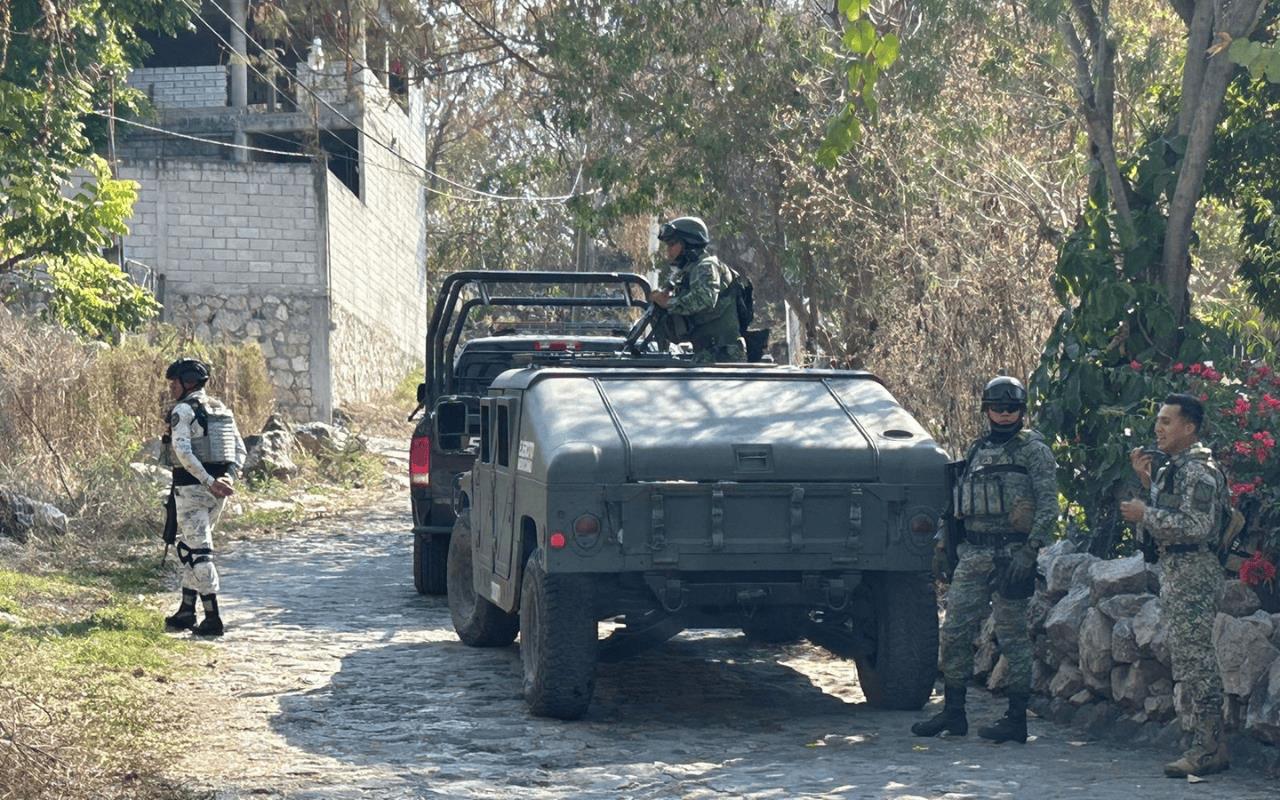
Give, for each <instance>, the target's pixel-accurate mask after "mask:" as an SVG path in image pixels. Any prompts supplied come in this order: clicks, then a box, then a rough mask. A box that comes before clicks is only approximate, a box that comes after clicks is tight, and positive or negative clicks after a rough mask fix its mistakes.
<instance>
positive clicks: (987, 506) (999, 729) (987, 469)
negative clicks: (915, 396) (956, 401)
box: [911, 377, 1058, 742]
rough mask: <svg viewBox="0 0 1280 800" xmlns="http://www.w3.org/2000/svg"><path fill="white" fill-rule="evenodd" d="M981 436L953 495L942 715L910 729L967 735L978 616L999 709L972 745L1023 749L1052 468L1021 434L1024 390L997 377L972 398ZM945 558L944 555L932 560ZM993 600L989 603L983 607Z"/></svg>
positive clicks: (1048, 456)
mask: <svg viewBox="0 0 1280 800" xmlns="http://www.w3.org/2000/svg"><path fill="white" fill-rule="evenodd" d="M982 410H983V413H984V414H985V415H986V418H987V424H988V426H989V431H988V433H987V435H986V436H984V437H982V438H981V439H979V440H978V441H976V442H975V443H974V444H973V446H972V447H971V448H970V449H969V453H968V457H967V458H966V459H965V462H966V464H965V468H964V473H963V475H962V477H961V478H960V480H959V482H958V484H959V485H958V486H956V488H955V491H956V502H955V511H954V513H955V514H956V516H957V517H959V518H962V519H963V522H964V530H965V541H964V542H963V543H961V544H959V545H958V548H957V549H958V552H959V563H958V564H957V565H956V568H955V574H954V576H953V577H952V580H951V588H950V590H948V592H947V617H946V621H945V622H944V623H943V626H942V637H941V638H942V674H943V680H944V685H945V688H944V692H945V695H944V696H945V705H944V706H943V709H942V712H941V713H939V714H937V715H935V716H934V717H933V718H931V719H928V720H925V721H924V722H918V723H916V724H915V725H913V726H911V732H912V733H914V734H915V735H917V736H937V735H938V734H940V733H943V732H944V731H945V732H947V733H951V734H955V735H958V736H963V735H965V734H966V733H968V731H969V720H968V718H967V717H966V715H965V708H964V706H965V688H966V685H967V683H968V681H969V679H970V678H971V677H972V676H973V638H974V635H975V634H976V633H977V630H978V627H979V626H980V625H981V624H982V620H983V619H985V618H986V616H987V613H988V609H990V611H991V614H992V616H993V617H994V618H995V625H996V637H997V638H998V639H999V641H1000V649H1001V651H1002V652H1003V654H1004V657H1005V659H1007V660H1008V663H1009V688H1008V695H1009V709H1008V711H1006V712H1005V715H1004V716H1003V717H1001V718H1000V719H999V720H997V721H996V722H995V723H994V724H992V725H987V726H984V727H982V728H979V729H978V735H979V736H981V737H983V738H984V739H991V740H992V741H995V742H1008V741H1016V742H1025V741H1026V740H1027V700H1028V699H1029V697H1030V695H1031V637H1030V633H1029V632H1028V630H1027V602H1028V598H1030V597H1031V595H1032V593H1033V592H1034V590H1035V574H1036V553H1037V551H1038V550H1039V549H1040V548H1041V547H1042V546H1044V545H1045V544H1046V543H1048V541H1049V540H1050V539H1051V538H1052V536H1053V529H1054V526H1055V524H1056V523H1057V518H1058V485H1057V479H1056V474H1055V473H1056V467H1057V465H1056V464H1055V462H1054V459H1053V453H1052V451H1050V450H1049V446H1048V445H1046V444H1045V442H1044V437H1043V436H1041V435H1040V434H1039V433H1037V432H1036V431H1033V430H1029V429H1028V430H1024V429H1023V420H1024V417H1025V416H1026V411H1027V390H1026V389H1025V388H1024V387H1023V385H1022V383H1021V382H1019V381H1018V380H1017V379H1015V378H1008V377H998V378H994V379H993V380H991V381H990V382H989V383H988V384H987V386H986V388H985V389H984V390H983V392H982ZM940 555H941V556H942V557H943V558H945V547H944V549H943V550H942V552H941V553H940ZM993 591H994V597H993Z"/></svg>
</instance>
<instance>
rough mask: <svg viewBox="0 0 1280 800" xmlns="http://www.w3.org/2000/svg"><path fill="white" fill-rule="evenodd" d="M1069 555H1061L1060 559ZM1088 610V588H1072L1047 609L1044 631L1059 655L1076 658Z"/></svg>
mask: <svg viewBox="0 0 1280 800" xmlns="http://www.w3.org/2000/svg"><path fill="white" fill-rule="evenodd" d="M1070 557H1071V556H1063V557H1062V559H1059V560H1060V561H1061V560H1063V559H1066V558H1070ZM1088 611H1089V590H1088V589H1086V588H1080V589H1073V590H1072V591H1070V592H1068V593H1067V596H1066V597H1064V598H1062V599H1061V600H1059V601H1058V602H1057V603H1056V604H1055V605H1054V607H1053V608H1052V609H1050V611H1049V617H1048V619H1046V620H1045V624H1044V628H1045V633H1046V634H1048V636H1049V639H1050V641H1051V642H1052V643H1053V647H1054V649H1055V650H1057V651H1058V652H1059V653H1060V654H1061V655H1063V656H1067V657H1070V658H1077V657H1078V654H1079V651H1080V625H1081V624H1083V623H1084V617H1085V614H1086V613H1088Z"/></svg>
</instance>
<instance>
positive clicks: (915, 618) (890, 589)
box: [854, 572, 938, 711]
mask: <svg viewBox="0 0 1280 800" xmlns="http://www.w3.org/2000/svg"><path fill="white" fill-rule="evenodd" d="M863 581H864V584H863V585H864V586H865V587H866V588H867V590H868V595H869V597H870V600H871V606H872V608H873V609H874V610H875V623H874V633H875V647H874V650H873V652H872V653H871V654H870V655H859V656H856V657H855V658H854V663H855V664H856V665H857V667H858V681H859V683H861V684H862V693H863V694H865V695H866V697H867V702H868V703H870V704H871V705H873V706H875V707H876V708H889V709H898V710H904V711H905V710H910V711H914V710H917V709H920V708H922V707H923V706H924V704H925V703H926V702H927V701H928V700H929V694H930V693H931V692H932V691H933V682H934V679H935V678H936V677H937V674H938V600H937V595H936V594H935V593H934V589H933V581H932V579H931V578H930V576H929V575H928V573H916V572H897V573H894V572H879V573H874V574H868V575H867V576H866V577H865V578H864V579H863Z"/></svg>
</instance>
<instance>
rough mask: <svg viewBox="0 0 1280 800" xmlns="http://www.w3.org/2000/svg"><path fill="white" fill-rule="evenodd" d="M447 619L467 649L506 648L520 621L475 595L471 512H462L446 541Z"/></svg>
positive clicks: (512, 640)
mask: <svg viewBox="0 0 1280 800" xmlns="http://www.w3.org/2000/svg"><path fill="white" fill-rule="evenodd" d="M448 564H449V587H448V596H449V616H450V617H452V618H453V629H454V631H456V632H457V634H458V638H459V639H461V640H462V643H463V644H465V645H468V646H470V647H505V646H507V645H509V644H511V643H512V642H514V641H515V639H516V633H518V632H519V630H520V618H519V617H517V616H516V615H515V614H511V613H508V612H506V611H503V610H502V609H500V608H498V607H497V606H495V605H494V604H493V603H490V602H489V601H488V600H486V599H485V598H483V597H480V596H479V595H477V594H476V587H475V578H474V577H473V576H472V574H471V513H470V512H468V511H463V512H462V513H461V514H459V515H458V519H457V520H456V521H454V523H453V535H452V536H451V537H450V538H449V561H448Z"/></svg>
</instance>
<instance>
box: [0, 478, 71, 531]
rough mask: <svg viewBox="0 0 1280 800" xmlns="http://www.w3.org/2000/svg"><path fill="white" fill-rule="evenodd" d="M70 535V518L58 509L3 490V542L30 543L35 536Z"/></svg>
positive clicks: (0, 499) (0, 510)
mask: <svg viewBox="0 0 1280 800" xmlns="http://www.w3.org/2000/svg"><path fill="white" fill-rule="evenodd" d="M66 532H67V515H66V514H63V513H62V512H61V511H60V510H59V509H58V507H57V506H54V505H50V504H49V503H42V502H40V501H39V500H33V499H31V498H30V497H27V496H25V495H21V494H18V493H17V492H14V491H11V490H9V489H5V488H0V539H3V538H6V537H7V538H10V539H13V540H14V541H16V542H27V541H29V540H30V538H31V536H32V535H36V536H41V537H45V538H49V537H54V536H62V535H63V534H65V533H66Z"/></svg>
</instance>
